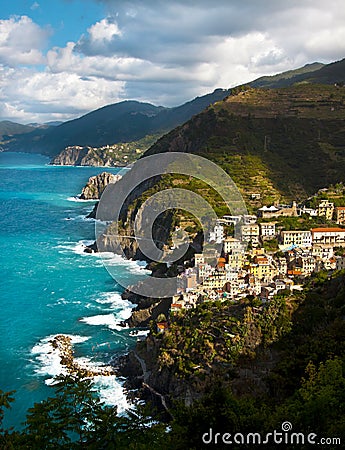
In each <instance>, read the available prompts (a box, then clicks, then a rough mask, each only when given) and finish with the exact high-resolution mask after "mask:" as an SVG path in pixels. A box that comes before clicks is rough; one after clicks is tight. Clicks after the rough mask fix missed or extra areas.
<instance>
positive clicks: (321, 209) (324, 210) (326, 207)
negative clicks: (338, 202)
mask: <svg viewBox="0 0 345 450" xmlns="http://www.w3.org/2000/svg"><path fill="white" fill-rule="evenodd" d="M333 211H334V203H332V202H329V201H328V200H322V202H321V203H320V204H319V206H318V208H317V215H318V216H325V217H326V220H332V217H333Z"/></svg>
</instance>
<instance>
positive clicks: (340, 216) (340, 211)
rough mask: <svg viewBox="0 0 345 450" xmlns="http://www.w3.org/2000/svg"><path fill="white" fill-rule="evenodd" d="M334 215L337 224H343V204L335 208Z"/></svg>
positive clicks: (344, 219)
mask: <svg viewBox="0 0 345 450" xmlns="http://www.w3.org/2000/svg"><path fill="white" fill-rule="evenodd" d="M335 217H336V222H337V224H338V225H345V206H337V207H336V208H335Z"/></svg>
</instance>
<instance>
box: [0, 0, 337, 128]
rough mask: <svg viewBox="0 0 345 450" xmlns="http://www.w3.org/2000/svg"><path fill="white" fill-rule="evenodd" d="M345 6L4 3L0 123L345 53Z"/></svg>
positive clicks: (322, 2) (234, 81)
mask: <svg viewBox="0 0 345 450" xmlns="http://www.w3.org/2000/svg"><path fill="white" fill-rule="evenodd" d="M343 6H344V5H343V0H327V1H326V0H284V1H282V0H208V1H206V0H170V1H168V0H128V1H127V0H11V1H5V0H2V2H1V8H0V120H12V121H14V122H19V123H30V122H40V123H43V122H48V121H54V120H59V121H60V120H62V121H65V120H70V119H72V118H75V117H80V116H81V115H83V114H86V113H87V112H89V111H92V110H94V109H97V108H100V107H102V106H104V105H107V104H111V103H116V102H119V101H123V100H138V101H144V102H149V103H152V104H155V105H163V106H177V105H180V104H182V103H184V102H186V101H189V100H191V99H193V98H195V97H196V96H200V95H205V94H207V93H210V92H212V91H213V90H214V89H216V88H225V89H228V88H231V87H233V86H237V85H239V84H243V83H246V82H248V81H251V80H254V79H256V78H258V77H260V76H262V75H273V74H276V73H279V72H283V71H286V70H290V69H293V68H298V67H301V66H303V65H305V64H307V63H312V62H315V61H319V62H323V63H328V62H332V61H337V60H340V59H342V58H344V57H345V8H344V7H343Z"/></svg>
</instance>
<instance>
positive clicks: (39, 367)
mask: <svg viewBox="0 0 345 450" xmlns="http://www.w3.org/2000/svg"><path fill="white" fill-rule="evenodd" d="M55 336H56V335H50V336H47V337H45V338H43V339H41V340H40V341H39V342H38V343H37V344H36V345H35V346H34V347H33V348H32V349H31V355H33V356H34V358H35V362H36V364H35V365H36V367H35V373H36V374H37V375H42V376H43V375H48V376H50V377H55V376H57V375H66V374H67V370H66V368H65V367H64V366H63V365H62V364H61V355H60V351H59V349H57V348H54V347H53V346H52V345H51V340H52V339H54V337H55ZM64 336H66V337H69V338H70V339H71V343H72V344H80V343H82V342H85V341H87V340H88V339H90V336H79V335H73V334H65V335H64ZM52 382H53V379H47V380H46V384H52Z"/></svg>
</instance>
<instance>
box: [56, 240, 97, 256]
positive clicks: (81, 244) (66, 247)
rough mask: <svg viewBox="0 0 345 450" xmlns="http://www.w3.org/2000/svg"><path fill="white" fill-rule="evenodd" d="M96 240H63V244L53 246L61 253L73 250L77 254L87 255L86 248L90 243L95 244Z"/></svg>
mask: <svg viewBox="0 0 345 450" xmlns="http://www.w3.org/2000/svg"><path fill="white" fill-rule="evenodd" d="M94 242H95V241H94V240H90V239H88V240H80V241H78V242H68V241H67V242H62V243H61V244H58V245H55V246H54V247H53V248H56V249H58V251H59V253H67V252H73V253H75V254H77V255H87V254H88V253H85V252H84V250H85V248H86V247H87V246H88V245H91V244H93V243H94Z"/></svg>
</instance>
